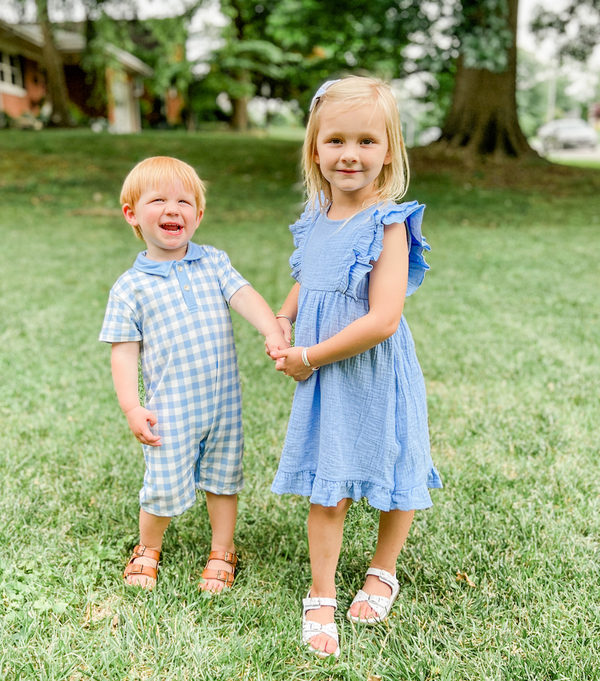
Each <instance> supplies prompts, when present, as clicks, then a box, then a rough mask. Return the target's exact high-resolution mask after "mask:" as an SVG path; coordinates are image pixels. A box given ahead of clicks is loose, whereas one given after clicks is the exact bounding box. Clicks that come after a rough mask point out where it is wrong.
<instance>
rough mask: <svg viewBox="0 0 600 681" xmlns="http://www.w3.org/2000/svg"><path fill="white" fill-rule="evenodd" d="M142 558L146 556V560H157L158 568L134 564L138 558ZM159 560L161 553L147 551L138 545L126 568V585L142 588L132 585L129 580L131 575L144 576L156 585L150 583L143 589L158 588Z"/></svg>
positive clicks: (151, 550)
mask: <svg viewBox="0 0 600 681" xmlns="http://www.w3.org/2000/svg"><path fill="white" fill-rule="evenodd" d="M142 556H144V557H145V558H151V559H152V560H155V561H156V567H150V565H141V564H140V563H134V562H133V561H134V560H136V559H137V558H141V557H142ZM159 560H160V551H156V550H155V549H147V548H146V547H145V546H144V545H143V544H138V545H137V546H136V547H135V548H134V549H133V553H132V554H131V558H130V559H129V563H127V566H126V567H125V572H124V573H123V579H124V580H125V583H126V584H127V585H129V586H142V585H141V584H132V583H131V582H130V581H129V580H128V579H127V578H128V577H129V576H130V575H144V576H145V577H150V579H152V580H154V583H151V582H150V583H149V584H147V585H146V586H143V587H142V588H145V589H153V588H154V587H155V586H156V580H157V578H158V561H159Z"/></svg>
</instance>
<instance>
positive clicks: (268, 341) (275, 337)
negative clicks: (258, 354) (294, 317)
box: [265, 325, 290, 357]
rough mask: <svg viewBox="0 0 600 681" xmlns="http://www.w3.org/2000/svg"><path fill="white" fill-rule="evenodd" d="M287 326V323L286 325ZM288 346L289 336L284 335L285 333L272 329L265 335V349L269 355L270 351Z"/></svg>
mask: <svg viewBox="0 0 600 681" xmlns="http://www.w3.org/2000/svg"><path fill="white" fill-rule="evenodd" d="M288 326H289V325H288ZM289 347H290V338H287V337H286V336H285V333H281V332H277V331H274V332H273V333H268V334H267V335H266V336H265V351H266V353H267V355H269V357H270V356H271V353H272V352H275V351H277V350H286V349H287V348H289Z"/></svg>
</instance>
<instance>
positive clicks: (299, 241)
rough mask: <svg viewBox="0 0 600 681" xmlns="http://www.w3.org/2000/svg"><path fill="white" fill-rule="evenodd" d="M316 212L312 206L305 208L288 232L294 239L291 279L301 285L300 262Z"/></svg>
mask: <svg viewBox="0 0 600 681" xmlns="http://www.w3.org/2000/svg"><path fill="white" fill-rule="evenodd" d="M317 215H318V211H317V209H316V208H315V207H314V206H311V207H310V208H307V209H306V210H305V211H304V213H302V215H301V216H300V218H299V219H298V220H297V221H296V222H294V224H293V225H290V232H291V233H292V237H293V238H294V246H295V247H296V250H295V251H294V252H293V253H292V255H291V257H290V267H291V268H292V277H294V279H295V280H296V281H297V282H298V283H299V284H301V283H302V282H301V278H302V260H303V258H304V247H305V246H306V241H307V239H308V236H309V234H310V231H311V229H312V227H313V225H314V223H315V219H316V216H317Z"/></svg>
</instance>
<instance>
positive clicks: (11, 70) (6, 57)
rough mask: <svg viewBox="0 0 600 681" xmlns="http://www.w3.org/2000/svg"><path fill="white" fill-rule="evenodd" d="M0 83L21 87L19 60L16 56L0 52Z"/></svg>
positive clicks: (21, 78)
mask: <svg viewBox="0 0 600 681" xmlns="http://www.w3.org/2000/svg"><path fill="white" fill-rule="evenodd" d="M0 83H6V84H8V85H15V86H16V87H23V76H22V74H21V60H20V59H19V57H17V56H16V55H14V54H7V53H6V52H0Z"/></svg>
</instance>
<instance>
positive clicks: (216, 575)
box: [202, 552, 235, 586]
mask: <svg viewBox="0 0 600 681" xmlns="http://www.w3.org/2000/svg"><path fill="white" fill-rule="evenodd" d="M215 553H216V552H215ZM209 560H210V558H209ZM202 579H216V580H218V581H219V582H223V584H225V586H231V585H232V584H233V580H234V579H235V573H234V572H228V571H227V570H210V569H209V568H204V570H203V571H202Z"/></svg>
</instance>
